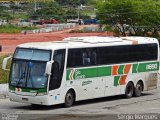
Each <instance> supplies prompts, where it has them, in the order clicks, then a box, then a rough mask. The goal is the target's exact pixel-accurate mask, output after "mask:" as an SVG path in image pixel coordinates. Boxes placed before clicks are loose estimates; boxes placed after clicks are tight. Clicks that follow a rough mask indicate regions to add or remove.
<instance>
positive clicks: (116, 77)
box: [114, 76, 120, 86]
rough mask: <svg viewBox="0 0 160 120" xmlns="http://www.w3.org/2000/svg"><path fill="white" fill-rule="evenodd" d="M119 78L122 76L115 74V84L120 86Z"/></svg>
mask: <svg viewBox="0 0 160 120" xmlns="http://www.w3.org/2000/svg"><path fill="white" fill-rule="evenodd" d="M119 78H120V76H115V77H114V86H118V85H119Z"/></svg>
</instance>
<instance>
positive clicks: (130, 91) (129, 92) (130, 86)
mask: <svg viewBox="0 0 160 120" xmlns="http://www.w3.org/2000/svg"><path fill="white" fill-rule="evenodd" d="M132 94H133V87H132V85H129V86H128V88H127V95H129V96H132Z"/></svg>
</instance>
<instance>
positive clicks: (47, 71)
mask: <svg viewBox="0 0 160 120" xmlns="http://www.w3.org/2000/svg"><path fill="white" fill-rule="evenodd" d="M53 62H54V61H48V62H47V64H46V70H45V74H46V75H51V69H52V63H53Z"/></svg>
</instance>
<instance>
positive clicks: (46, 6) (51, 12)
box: [30, 1, 66, 20]
mask: <svg viewBox="0 0 160 120" xmlns="http://www.w3.org/2000/svg"><path fill="white" fill-rule="evenodd" d="M39 6H41V8H40V9H38V10H37V11H36V12H34V13H31V14H30V16H31V18H33V19H51V18H54V19H58V20H62V19H63V18H62V17H63V16H64V15H65V13H66V11H65V10H64V9H63V8H62V7H60V6H59V5H58V4H57V3H56V2H53V1H48V2H41V3H39Z"/></svg>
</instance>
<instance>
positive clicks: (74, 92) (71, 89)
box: [66, 88, 76, 101]
mask: <svg viewBox="0 0 160 120" xmlns="http://www.w3.org/2000/svg"><path fill="white" fill-rule="evenodd" d="M68 91H72V92H73V95H74V101H76V91H75V90H74V89H73V88H69V89H68V90H67V92H68ZM67 92H66V93H67Z"/></svg>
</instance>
